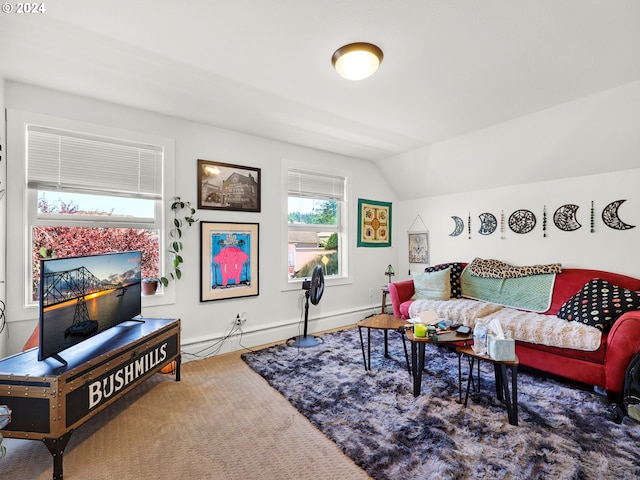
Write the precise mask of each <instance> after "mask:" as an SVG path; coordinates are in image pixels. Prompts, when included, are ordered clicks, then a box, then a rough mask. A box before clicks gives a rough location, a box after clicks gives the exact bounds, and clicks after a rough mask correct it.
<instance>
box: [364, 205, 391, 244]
mask: <svg viewBox="0 0 640 480" xmlns="http://www.w3.org/2000/svg"><path fill="white" fill-rule="evenodd" d="M390 246H391V203H390V202H378V201H376V200H365V199H363V198H359V199H358V247H390Z"/></svg>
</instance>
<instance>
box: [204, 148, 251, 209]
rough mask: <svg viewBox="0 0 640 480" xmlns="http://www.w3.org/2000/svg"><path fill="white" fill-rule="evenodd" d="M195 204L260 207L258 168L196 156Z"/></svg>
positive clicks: (230, 207)
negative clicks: (196, 194) (196, 181)
mask: <svg viewBox="0 0 640 480" xmlns="http://www.w3.org/2000/svg"><path fill="white" fill-rule="evenodd" d="M198 208H199V209H205V210H207V209H208V210H233V211H241V212H259V211H260V169H259V168H252V167H246V166H244V165H232V164H230V163H222V162H214V161H211V160H198Z"/></svg>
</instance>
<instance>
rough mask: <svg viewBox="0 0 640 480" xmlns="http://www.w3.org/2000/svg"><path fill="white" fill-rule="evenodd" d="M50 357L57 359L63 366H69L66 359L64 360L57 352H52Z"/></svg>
mask: <svg viewBox="0 0 640 480" xmlns="http://www.w3.org/2000/svg"><path fill="white" fill-rule="evenodd" d="M51 358H53V359H55V360H57V361H59V362H60V363H61V364H62V367H63V368H67V367H68V366H69V364H68V363H67V361H66V360H65V359H64V358H62V357H61V356H60V355H59V354H57V353H54V354H53V355H51Z"/></svg>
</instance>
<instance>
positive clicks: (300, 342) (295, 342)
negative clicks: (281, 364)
mask: <svg viewBox="0 0 640 480" xmlns="http://www.w3.org/2000/svg"><path fill="white" fill-rule="evenodd" d="M321 343H322V341H320V339H319V338H317V337H313V336H311V335H309V336H306V337H305V336H302V335H300V336H298V337H293V338H290V339H289V340H287V345H289V346H290V347H298V348H308V347H317V346H318V345H320V344H321Z"/></svg>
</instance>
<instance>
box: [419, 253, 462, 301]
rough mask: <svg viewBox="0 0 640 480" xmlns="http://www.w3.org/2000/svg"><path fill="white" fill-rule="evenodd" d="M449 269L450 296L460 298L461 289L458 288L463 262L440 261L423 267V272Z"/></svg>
mask: <svg viewBox="0 0 640 480" xmlns="http://www.w3.org/2000/svg"><path fill="white" fill-rule="evenodd" d="M447 268H448V269H450V272H449V278H450V280H451V298H460V297H461V296H462V289H461V288H460V274H461V273H462V269H463V268H464V264H462V263H459V262H455V263H441V264H440V265H433V266H431V267H427V268H425V269H424V271H425V272H427V273H428V272H438V271H440V270H446V269H447Z"/></svg>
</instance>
